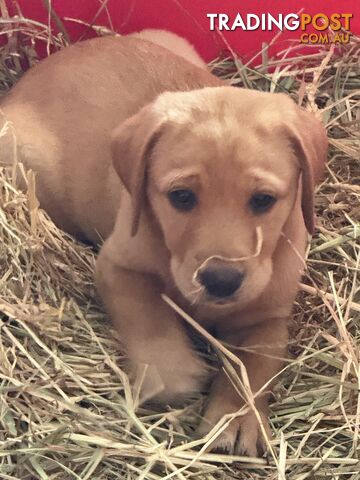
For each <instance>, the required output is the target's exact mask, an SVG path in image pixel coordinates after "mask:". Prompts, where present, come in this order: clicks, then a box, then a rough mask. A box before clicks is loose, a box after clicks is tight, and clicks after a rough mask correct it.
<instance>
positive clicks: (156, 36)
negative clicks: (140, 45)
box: [128, 28, 207, 70]
mask: <svg viewBox="0 0 360 480" xmlns="http://www.w3.org/2000/svg"><path fill="white" fill-rule="evenodd" d="M128 36H129V37H134V38H142V39H143V40H148V41H149V42H153V43H156V44H157V45H160V46H161V47H164V48H167V49H168V50H170V51H172V52H175V53H176V55H180V56H181V57H183V58H185V59H186V60H187V61H188V62H191V63H193V64H194V65H196V66H198V67H200V68H203V69H204V70H207V65H206V63H205V62H204V60H203V59H202V58H201V57H200V55H199V54H198V52H197V51H196V50H195V48H194V47H193V46H192V45H191V43H190V42H188V41H187V40H185V38H182V37H179V35H176V33H173V32H169V31H167V30H157V29H155V28H148V29H146V30H141V32H136V33H131V34H130V35H128Z"/></svg>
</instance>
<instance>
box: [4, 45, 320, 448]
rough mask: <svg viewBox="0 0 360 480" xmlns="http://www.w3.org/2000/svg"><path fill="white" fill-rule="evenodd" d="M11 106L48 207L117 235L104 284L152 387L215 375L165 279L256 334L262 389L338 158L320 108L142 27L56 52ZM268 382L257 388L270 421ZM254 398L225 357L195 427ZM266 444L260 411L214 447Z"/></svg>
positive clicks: (179, 295) (237, 339) (193, 383)
mask: <svg viewBox="0 0 360 480" xmlns="http://www.w3.org/2000/svg"><path fill="white" fill-rule="evenodd" d="M180 48H181V47H180ZM189 60H190V61H191V58H189ZM1 108H2V110H3V112H4V114H5V116H6V118H7V119H8V120H11V121H12V122H13V125H14V128H15V131H16V135H17V139H18V152H19V156H20V159H21V160H22V161H23V162H24V163H25V164H26V166H27V167H30V168H32V169H33V170H35V171H36V173H37V188H38V197H39V200H40V203H41V205H42V206H43V208H45V209H46V210H47V211H48V212H49V214H50V215H51V216H52V217H53V219H54V220H55V221H56V222H57V224H58V225H59V226H61V227H62V228H64V229H65V230H67V231H68V232H70V233H72V234H74V235H76V236H78V237H79V238H82V239H86V240H89V241H91V242H93V243H97V242H99V241H100V239H104V240H105V243H104V244H103V246H102V248H101V251H100V255H99V257H98V262H97V272H96V279H97V285H98V289H99V292H100V294H101V296H102V298H103V300H104V303H105V306H106V308H107V310H108V312H109V314H110V316H111V318H112V320H113V322H114V324H115V326H116V328H117V329H118V330H119V332H120V335H121V338H122V340H123V342H124V345H125V346H126V349H127V354H128V357H129V360H130V362H131V364H132V366H133V368H141V367H142V366H143V365H147V366H148V368H147V371H146V375H145V380H144V383H143V386H142V398H143V399H144V400H147V399H153V400H161V401H166V402H172V401H174V400H178V399H179V398H180V397H183V396H187V395H189V394H191V393H192V392H196V391H198V390H199V389H201V388H202V385H203V382H204V381H205V379H206V377H207V374H208V369H207V366H206V365H205V364H204V362H203V360H202V359H201V358H200V357H199V356H198V355H197V353H196V351H195V350H194V349H193V346H192V343H191V340H190V338H189V336H188V334H187V332H186V331H185V329H184V326H183V324H182V322H181V320H180V319H179V318H178V317H177V315H176V314H175V313H174V311H172V310H171V309H170V308H169V307H168V306H167V305H166V304H165V303H164V302H163V300H162V299H161V296H160V295H161V293H163V292H166V293H168V294H169V295H170V296H171V297H172V298H173V299H175V300H176V301H177V302H178V303H179V304H180V305H181V306H182V307H183V308H184V309H185V310H186V311H188V312H189V313H190V314H191V315H193V316H194V318H195V319H196V320H197V321H198V322H199V323H200V324H202V325H203V326H205V327H206V328H208V329H211V330H212V331H214V332H215V334H216V335H217V336H218V338H220V339H221V340H224V341H226V342H228V343H230V344H232V345H235V346H236V347H243V348H245V349H246V351H245V350H241V349H239V348H238V349H236V350H234V351H235V352H236V353H237V354H238V355H239V356H240V358H241V359H242V361H243V362H244V364H245V366H246V368H247V372H248V375H249V378H250V383H251V386H252V389H253V391H254V392H257V391H258V390H259V389H260V388H261V387H262V386H263V385H264V384H265V383H267V382H269V381H270V380H271V379H272V378H273V377H274V376H275V375H276V374H277V373H278V371H279V370H280V368H281V365H282V362H281V358H283V357H284V356H285V355H286V344H287V320H288V318H289V316H290V314H291V309H292V304H293V301H294V298H295V295H296V292H297V289H298V281H299V278H300V275H301V272H302V269H303V260H302V256H303V255H304V251H305V246H306V228H307V229H308V230H309V231H310V232H311V231H312V229H313V190H314V186H315V184H316V182H318V180H319V179H320V177H321V174H322V170H323V165H324V162H325V159H326V151H327V140H326V135H325V133H324V129H323V127H322V125H321V124H320V122H318V120H316V118H315V117H314V116H313V115H311V114H310V113H307V112H305V111H303V110H301V109H300V108H298V107H297V106H296V105H295V104H294V103H293V102H292V100H291V99H289V98H288V97H287V96H285V95H283V94H270V93H260V92H255V91H249V90H244V89H239V88H234V87H230V86H227V85H225V84H224V83H223V82H221V81H220V80H218V79H216V78H215V77H214V76H212V75H211V74H210V73H208V72H207V71H205V70H204V69H201V68H198V67H196V66H195V65H193V64H191V63H189V62H188V61H186V60H185V59H183V58H181V57H180V56H177V55H175V54H174V53H171V52H170V51H168V50H166V49H163V48H162V47H161V46H158V45H155V44H154V43H150V42H147V41H144V40H141V39H139V38H131V37H119V38H113V37H106V38H102V39H95V40H90V41H85V42H82V43H79V44H76V45H74V46H72V47H69V48H67V49H65V50H62V51H61V52H59V53H56V54H54V55H52V56H51V57H50V58H48V59H47V60H45V61H43V62H41V63H40V64H39V65H37V66H36V67H34V68H33V69H32V70H30V71H29V72H28V73H27V74H26V75H25V76H24V78H23V79H22V80H20V81H19V83H18V84H17V85H16V86H15V87H14V88H13V90H12V91H11V92H10V93H9V95H8V96H7V97H6V98H5V100H4V101H3V102H2V105H1ZM179 191H180V193H179ZM184 192H185V193H184ZM259 196H260V197H259ZM269 198H270V199H272V201H273V203H272V204H271V205H270V207H269V206H268V207H266V208H265V210H261V209H260V210H261V211H259V202H260V206H261V203H262V202H264V201H265V202H266V201H267V200H269ZM254 202H255V206H254ZM179 203H180V206H179ZM214 272H215V277H216V278H215V283H214ZM219 272H220V273H221V275H225V277H222V276H221V275H220V277H221V278H220V277H218V276H217V275H218V273H219ZM206 274H208V275H210V280H209V278H208V277H206ZM229 275H230V277H229ZM219 278H220V280H219ZM229 278H230V280H229ZM234 282H235V283H234ZM229 289H230V293H229ZM267 397H268V389H266V392H265V393H264V394H262V395H261V396H259V397H258V399H257V407H258V409H259V411H260V413H261V415H262V416H263V421H264V424H265V426H266V425H267V420H266V417H267ZM242 405H243V400H242V399H241V397H240V396H239V394H238V393H236V391H235V390H234V388H233V386H232V385H231V383H230V382H229V381H228V379H227V377H226V375H225V374H224V373H223V372H222V371H219V373H218V374H217V375H216V377H215V379H214V381H213V382H212V386H211V389H210V394H209V399H208V404H207V407H206V410H205V413H204V419H203V421H202V422H201V425H200V426H199V428H198V433H199V434H205V433H206V432H208V431H209V430H210V429H211V428H212V427H213V426H214V424H215V423H216V422H217V421H218V420H219V419H220V418H221V417H222V416H223V415H224V414H226V413H230V412H235V411H237V410H238V409H239V408H241V406H242ZM259 444H261V435H260V433H259V428H258V424H257V421H256V418H255V416H254V414H253V413H251V412H249V413H248V414H246V415H244V416H241V417H238V419H236V420H234V421H233V422H232V423H231V424H230V426H229V427H228V429H227V430H225V431H224V432H223V434H222V435H221V436H220V437H219V438H218V440H217V441H216V443H215V444H214V445H213V447H217V448H223V449H226V450H228V451H236V452H238V453H246V454H250V455H254V454H256V452H257V446H259Z"/></svg>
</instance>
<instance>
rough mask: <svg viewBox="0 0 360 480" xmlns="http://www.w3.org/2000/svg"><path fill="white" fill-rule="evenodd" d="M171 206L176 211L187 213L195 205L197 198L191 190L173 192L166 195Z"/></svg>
mask: <svg viewBox="0 0 360 480" xmlns="http://www.w3.org/2000/svg"><path fill="white" fill-rule="evenodd" d="M168 198H169V201H170V203H171V205H172V206H173V207H174V208H176V209H177V210H182V211H184V212H189V211H190V210H192V209H193V208H194V207H195V205H196V204H197V197H196V195H195V193H194V192H192V191H191V190H173V191H172V192H169V193H168Z"/></svg>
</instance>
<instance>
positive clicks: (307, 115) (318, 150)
mask: <svg viewBox="0 0 360 480" xmlns="http://www.w3.org/2000/svg"><path fill="white" fill-rule="evenodd" d="M290 129H291V139H292V142H293V146H294V150H295V153H296V156H297V158H298V160H299V162H300V168H301V173H302V175H301V183H302V199H301V207H302V212H303V217H304V221H305V226H306V228H307V230H308V232H309V233H310V234H313V233H314V230H315V221H314V190H315V186H316V185H317V184H318V183H319V182H320V180H321V178H322V175H323V171H324V167H325V162H326V158H327V149H328V139H327V136H326V130H325V128H324V126H323V124H322V123H321V122H320V120H318V119H317V118H316V117H315V115H314V114H312V113H311V112H307V111H305V110H302V109H300V108H298V112H297V116H296V120H295V121H294V124H293V125H292V126H290Z"/></svg>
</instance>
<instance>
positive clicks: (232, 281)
mask: <svg viewBox="0 0 360 480" xmlns="http://www.w3.org/2000/svg"><path fill="white" fill-rule="evenodd" d="M198 278H199V281H200V283H201V285H203V286H204V287H205V289H206V291H207V293H208V294H209V295H211V296H213V297H218V298H225V297H230V296H231V295H233V294H234V293H235V292H236V290H238V288H239V287H240V285H241V283H242V281H243V278H244V275H243V274H242V273H241V272H239V270H236V269H235V268H231V267H207V268H205V269H204V270H200V272H199V274H198Z"/></svg>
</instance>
